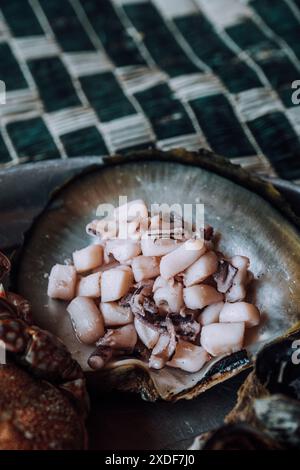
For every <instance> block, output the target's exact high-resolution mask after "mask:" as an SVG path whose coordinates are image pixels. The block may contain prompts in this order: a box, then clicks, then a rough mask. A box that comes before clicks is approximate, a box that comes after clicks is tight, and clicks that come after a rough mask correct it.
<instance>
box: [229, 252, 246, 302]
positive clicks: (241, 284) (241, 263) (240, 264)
mask: <svg viewBox="0 0 300 470" xmlns="http://www.w3.org/2000/svg"><path fill="white" fill-rule="evenodd" d="M230 262H231V264H232V265H233V266H234V267H235V269H237V273H236V275H235V276H234V279H233V283H232V286H231V288H230V290H229V292H227V294H226V300H227V302H238V301H240V300H244V298H245V297H246V285H247V283H248V279H249V278H248V268H249V264H250V261H249V258H247V257H246V256H234V257H233V258H231V260H230Z"/></svg>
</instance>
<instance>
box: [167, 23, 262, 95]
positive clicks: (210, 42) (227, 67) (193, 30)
mask: <svg viewBox="0 0 300 470" xmlns="http://www.w3.org/2000/svg"><path fill="white" fill-rule="evenodd" d="M175 23H176V25H177V27H178V29H179V30H180V31H181V33H182V35H183V36H184V37H185V39H186V40H187V42H188V43H189V45H190V46H191V47H192V49H193V51H194V52H195V53H196V55H197V56H198V57H199V58H200V59H201V60H202V61H203V62H204V63H206V64H207V65H208V66H209V67H210V68H211V69H212V70H213V71H214V72H215V73H216V74H217V75H219V76H220V78H221V79H222V80H223V82H224V83H225V85H226V87H227V88H228V89H229V90H230V91H231V92H232V93H239V92H241V91H244V90H248V89H249V88H255V87H259V86H261V85H262V84H261V82H260V80H259V78H258V77H257V75H256V73H255V72H254V71H253V70H252V69H251V68H250V67H248V65H246V64H245V63H244V62H242V61H241V60H240V59H239V58H238V57H237V56H236V55H235V54H234V53H233V52H232V51H231V50H230V49H229V48H228V47H227V46H226V44H225V43H224V42H223V41H222V39H221V38H220V37H219V36H218V35H217V33H216V32H215V31H214V29H213V28H212V26H211V24H210V23H209V21H208V20H207V19H206V18H205V17H204V16H203V15H201V14H194V15H188V16H183V17H180V18H176V19H175Z"/></svg>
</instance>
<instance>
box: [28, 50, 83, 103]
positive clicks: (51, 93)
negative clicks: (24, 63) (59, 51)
mask: <svg viewBox="0 0 300 470" xmlns="http://www.w3.org/2000/svg"><path fill="white" fill-rule="evenodd" d="M28 65H29V68H30V71H31V73H32V75H33V77H34V80H35V82H36V84H37V87H38V90H39V93H40V96H41V98H42V100H43V103H44V106H45V109H46V110H47V111H48V112H51V111H57V110H59V109H63V108H67V107H69V106H80V104H81V102H80V100H79V98H78V96H77V93H76V90H75V88H74V85H73V83H72V80H71V77H70V75H69V74H68V72H67V70H66V68H65V66H64V64H63V63H62V61H61V60H60V59H59V58H58V57H48V58H46V59H37V60H32V61H29V62H28Z"/></svg>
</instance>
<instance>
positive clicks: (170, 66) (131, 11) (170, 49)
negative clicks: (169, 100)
mask: <svg viewBox="0 0 300 470" xmlns="http://www.w3.org/2000/svg"><path fill="white" fill-rule="evenodd" d="M124 9H125V11H126V13H127V15H128V17H129V18H130V20H131V21H132V23H133V24H134V26H135V27H136V29H137V30H138V31H139V33H140V34H141V36H142V38H143V41H144V43H145V45H146V47H147V49H148V50H149V52H150V54H151V56H152V57H153V59H154V60H155V62H156V63H157V65H159V66H160V67H161V68H162V69H163V70H165V71H166V72H167V73H168V74H169V75H170V76H172V77H173V76H176V75H182V74H188V73H193V72H199V68H198V67H196V66H195V65H194V64H193V62H192V61H191V60H190V59H189V58H188V57H187V55H186V54H185V52H184V51H183V50H182V49H181V47H180V46H179V44H178V43H177V41H176V39H175V38H174V36H173V35H172V34H171V32H170V31H169V29H168V28H167V26H166V25H165V23H164V21H163V19H162V18H161V16H160V14H159V13H158V11H157V10H156V8H155V7H154V5H152V4H151V3H137V4H132V5H125V6H124Z"/></svg>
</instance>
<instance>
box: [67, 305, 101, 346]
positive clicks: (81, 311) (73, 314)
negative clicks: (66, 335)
mask: <svg viewBox="0 0 300 470" xmlns="http://www.w3.org/2000/svg"><path fill="white" fill-rule="evenodd" d="M67 311H68V313H69V315H70V318H71V322H72V325H73V328H74V331H75V333H76V336H77V338H78V339H79V340H80V341H81V342H82V343H85V344H93V343H95V342H96V341H97V340H98V339H99V338H100V337H101V336H103V335H104V323H103V318H102V315H101V313H100V310H99V309H98V308H97V307H96V304H95V302H94V301H93V300H92V299H89V298H88V297H75V299H73V300H72V302H71V303H70V304H69V305H68V307H67Z"/></svg>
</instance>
